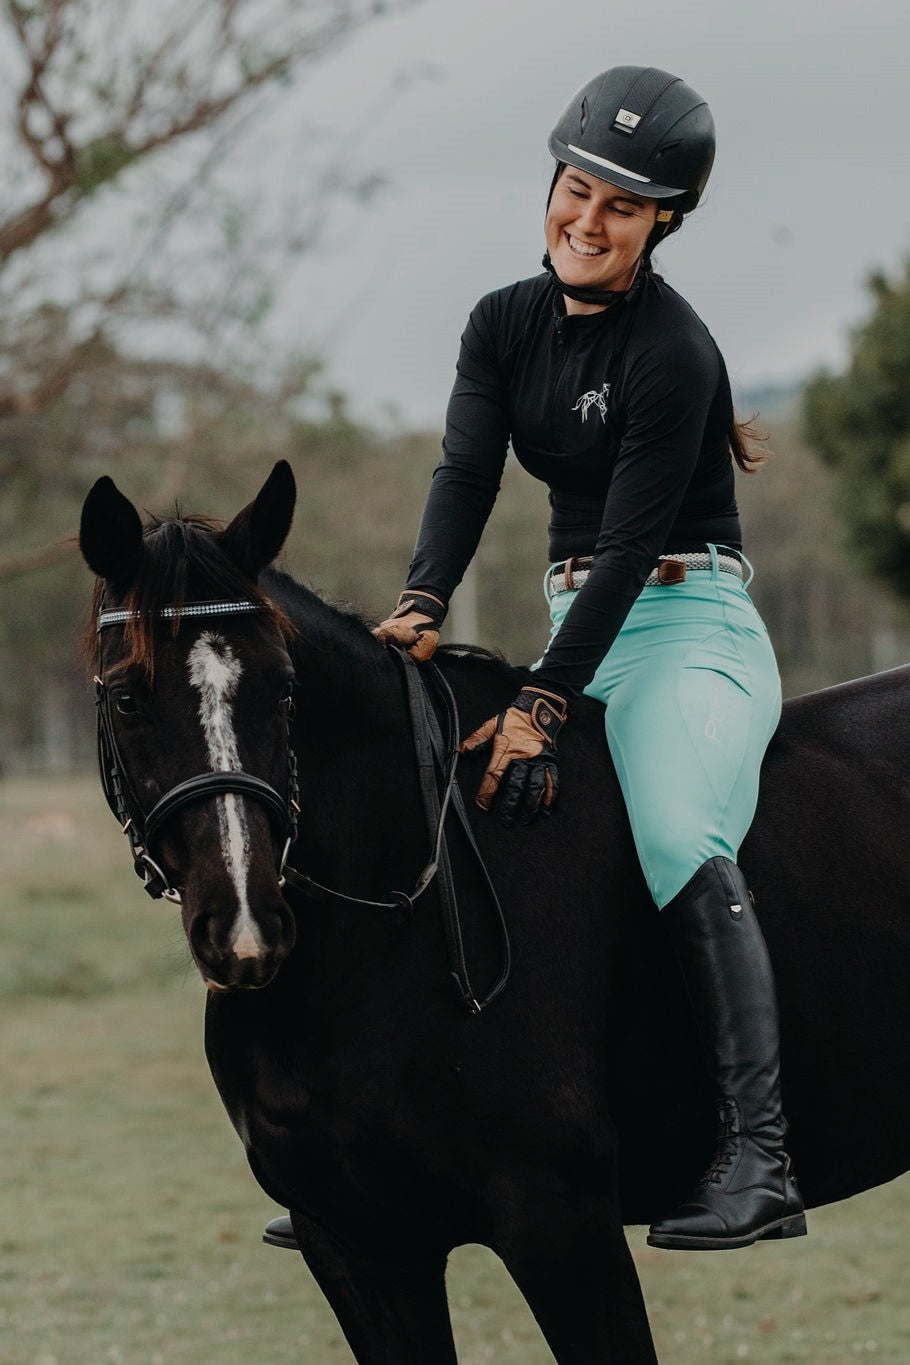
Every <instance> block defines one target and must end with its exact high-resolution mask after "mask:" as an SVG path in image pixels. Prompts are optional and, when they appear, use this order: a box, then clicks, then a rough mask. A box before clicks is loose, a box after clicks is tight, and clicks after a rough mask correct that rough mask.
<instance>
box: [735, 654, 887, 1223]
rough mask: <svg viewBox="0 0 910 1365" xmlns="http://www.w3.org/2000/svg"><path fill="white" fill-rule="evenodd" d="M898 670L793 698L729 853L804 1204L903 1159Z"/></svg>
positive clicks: (873, 1179) (856, 1185)
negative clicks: (766, 991)
mask: <svg viewBox="0 0 910 1365" xmlns="http://www.w3.org/2000/svg"><path fill="white" fill-rule="evenodd" d="M908 702H910V668H908V667H903V668H897V669H893V670H890V671H889V672H886V673H881V674H877V675H875V676H873V677H869V678H862V679H859V680H857V681H854V682H849V683H845V684H842V685H839V686H837V687H832V688H828V689H825V690H824V691H821V692H817V693H812V694H808V695H806V696H803V697H799V698H795V699H794V700H792V701H790V702H788V703H787V704H786V705H785V707H784V712H783V716H782V720H781V725H780V728H779V730H778V732H777V734H776V736H775V738H774V740H773V741H772V743H771V746H770V748H769V750H768V754H767V758H766V761H765V765H764V767H763V770H762V781H761V791H760V797H759V805H758V810H757V812H756V817H755V821H754V823H753V826H752V829H751V831H750V833H749V836H748V838H747V840H746V842H745V844H744V846H743V849H742V854H741V862H742V865H743V868H744V871H745V872H746V875H747V877H748V879H749V884H750V887H751V889H752V891H753V894H754V897H755V903H756V911H757V913H758V915H759V918H760V920H761V922H762V926H763V928H764V930H765V934H766V937H767V940H768V947H769V950H770V952H771V956H772V958H773V961H774V967H775V973H776V978H777V986H778V995H779V999H780V1008H781V1033H782V1076H783V1089H784V1103H785V1110H786V1112H787V1115H788V1118H789V1120H790V1123H791V1128H792V1146H793V1148H794V1152H795V1155H796V1157H797V1165H798V1169H799V1172H800V1177H801V1180H802V1183H803V1185H804V1188H805V1192H806V1194H807V1197H808V1200H809V1202H810V1203H813V1204H818V1203H825V1202H829V1201H831V1200H834V1199H840V1198H844V1197H846V1196H847V1195H850V1194H853V1193H856V1192H857V1191H859V1190H862V1189H866V1188H869V1187H871V1186H873V1185H876V1184H881V1183H883V1182H884V1181H886V1180H889V1179H891V1178H893V1177H895V1176H897V1175H899V1174H901V1173H902V1172H903V1171H905V1170H906V1169H907V1168H908V1166H910V1008H908V1006H910V965H908V964H910V856H908V851H910V845H908V833H910V706H908Z"/></svg>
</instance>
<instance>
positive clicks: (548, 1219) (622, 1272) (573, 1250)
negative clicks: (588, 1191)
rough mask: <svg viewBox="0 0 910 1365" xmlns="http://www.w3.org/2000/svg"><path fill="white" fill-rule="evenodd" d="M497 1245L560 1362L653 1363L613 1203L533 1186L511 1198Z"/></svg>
mask: <svg viewBox="0 0 910 1365" xmlns="http://www.w3.org/2000/svg"><path fill="white" fill-rule="evenodd" d="M530 1188H531V1186H530V1184H529V1190H530ZM494 1249H495V1250H496V1251H497V1253H498V1254H499V1256H500V1257H501V1259H502V1261H503V1262H504V1264H505V1266H506V1268H507V1270H508V1271H509V1274H510V1275H511V1276H512V1279H513V1280H514V1281H515V1283H516V1285H517V1286H518V1288H519V1289H520V1290H521V1292H522V1294H523V1295H524V1298H525V1300H526V1302H527V1304H528V1307H529V1308H530V1310H531V1312H532V1313H533V1314H534V1317H535V1319H536V1320H537V1323H538V1325H539V1327H540V1330H541V1331H542V1332H543V1334H544V1336H545V1337H546V1340H547V1343H548V1344H549V1346H550V1349H551V1351H552V1352H553V1355H554V1357H555V1359H556V1361H557V1363H558V1365H657V1355H656V1353H655V1350H654V1342H653V1340H652V1337H651V1329H650V1326H649V1324H648V1316H647V1313H646V1311H645V1305H644V1299H643V1297H642V1292H641V1286H640V1284H639V1282H638V1274H637V1272H636V1269H635V1265H634V1263H633V1260H632V1254H631V1252H630V1251H629V1247H628V1243H627V1242H626V1239H625V1235H624V1233H623V1229H622V1221H621V1218H620V1214H619V1206H618V1203H615V1202H613V1201H612V1200H611V1201H609V1202H607V1201H606V1200H604V1199H601V1198H597V1199H592V1200H590V1201H588V1202H587V1204H586V1205H585V1204H583V1203H582V1202H581V1201H579V1200H576V1199H574V1198H571V1197H568V1195H567V1192H566V1191H562V1192H561V1194H560V1193H559V1192H556V1191H554V1192H553V1194H552V1195H551V1197H550V1198H546V1197H544V1198H541V1194H540V1187H538V1189H537V1191H536V1192H535V1193H529V1195H528V1197H527V1199H526V1200H524V1201H523V1203H522V1204H518V1203H513V1204H512V1207H511V1209H510V1211H509V1216H508V1225H507V1226H506V1227H504V1228H503V1229H502V1230H501V1231H500V1233H499V1235H498V1236H497V1239H496V1246H495V1248H494Z"/></svg>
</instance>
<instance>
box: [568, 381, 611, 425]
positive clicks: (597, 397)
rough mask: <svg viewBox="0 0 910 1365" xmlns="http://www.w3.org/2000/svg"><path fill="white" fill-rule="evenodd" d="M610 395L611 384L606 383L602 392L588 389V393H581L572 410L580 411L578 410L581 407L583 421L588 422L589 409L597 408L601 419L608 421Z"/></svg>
mask: <svg viewBox="0 0 910 1365" xmlns="http://www.w3.org/2000/svg"><path fill="white" fill-rule="evenodd" d="M609 397H610V385H609V384H604V386H603V388H602V389H601V391H600V393H598V392H597V390H596V389H588V392H587V393H583V394H581V395H580V397H579V398H578V399H577V400H576V403H575V406H574V408H573V409H572V411H573V412H578V410H579V409H581V420H582V421H583V422H586V421H587V420H588V409H589V408H596V409H597V411H598V412H599V413H600V420H601V421H602V422H606V420H607V399H608V398H609Z"/></svg>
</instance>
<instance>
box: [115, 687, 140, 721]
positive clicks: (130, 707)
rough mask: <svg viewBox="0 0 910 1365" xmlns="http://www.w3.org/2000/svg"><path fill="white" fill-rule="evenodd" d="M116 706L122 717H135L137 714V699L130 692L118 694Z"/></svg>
mask: <svg viewBox="0 0 910 1365" xmlns="http://www.w3.org/2000/svg"><path fill="white" fill-rule="evenodd" d="M114 704H115V705H116V707H117V710H118V711H119V712H120V714H121V716H135V715H136V714H137V706H136V699H135V697H134V696H133V695H132V693H130V692H118V693H117V696H116V698H115V702H114Z"/></svg>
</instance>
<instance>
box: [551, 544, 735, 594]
mask: <svg viewBox="0 0 910 1365" xmlns="http://www.w3.org/2000/svg"><path fill="white" fill-rule="evenodd" d="M665 560H669V561H670V562H671V563H673V564H685V566H686V568H687V569H710V568H711V567H712V565H711V556H710V555H709V554H708V552H707V550H693V551H689V552H688V553H686V554H679V555H661V556H660V559H659V561H658V563H657V565H656V566H655V567H654V568H653V569H652V570H651V572H650V573H649V574H648V576H647V578H646V579H645V581H644V584H643V586H644V587H646V588H656V587H657V586H658V585H660V584H662V583H663V582H664V580H663V579H662V578H661V577H660V571H661V570H660V565H661V564H662V563H663V562H664V561H665ZM585 562H587V563H588V564H589V565H592V564H593V561H592V560H584V559H582V560H576V561H575V563H576V564H579V563H585ZM566 563H568V561H566ZM717 567H718V569H720V571H721V572H722V573H731V574H733V576H734V578H738V579H739V580H740V581H742V577H743V566H742V564H741V562H740V561H739V560H738V559H737V558H736V556H735V555H722V554H719V555H718V556H717ZM565 569H566V565H565V564H556V565H554V566H553V568H552V569H551V570H550V576H549V578H548V579H547V592H548V595H549V596H550V597H555V596H556V594H557V593H559V592H565V591H566V577H567V575H566V571H565ZM590 572H591V569H590V567H589V568H586V569H582V568H575V567H574V566H573V567H572V569H571V570H570V574H571V588H572V589H574V588H580V587H581V585H582V583H584V581H585V579H586V578H587V576H588V574H589V573H590ZM677 581H678V580H677ZM667 586H670V587H672V586H673V585H672V583H668V584H667Z"/></svg>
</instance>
